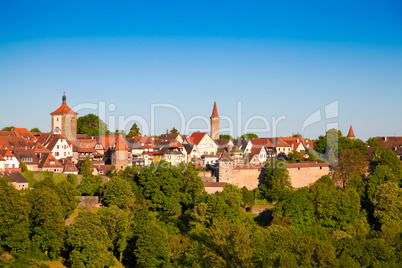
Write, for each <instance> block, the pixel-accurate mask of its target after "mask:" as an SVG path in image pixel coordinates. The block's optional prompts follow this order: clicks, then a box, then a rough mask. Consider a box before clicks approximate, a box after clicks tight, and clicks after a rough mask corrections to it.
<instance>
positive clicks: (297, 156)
mask: <svg viewBox="0 0 402 268" xmlns="http://www.w3.org/2000/svg"><path fill="white" fill-rule="evenodd" d="M287 159H288V161H289V162H290V163H296V162H301V161H303V160H304V157H303V156H302V155H301V153H299V152H298V151H296V150H293V151H292V152H290V153H289V154H288V155H287Z"/></svg>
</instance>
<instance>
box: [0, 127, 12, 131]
mask: <svg viewBox="0 0 402 268" xmlns="http://www.w3.org/2000/svg"><path fill="white" fill-rule="evenodd" d="M14 128H15V126H11V127H3V128H2V129H1V131H11V130H13V129H14Z"/></svg>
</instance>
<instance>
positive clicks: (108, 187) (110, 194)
mask: <svg viewBox="0 0 402 268" xmlns="http://www.w3.org/2000/svg"><path fill="white" fill-rule="evenodd" d="M102 193H103V202H104V203H105V204H106V205H107V206H112V205H115V206H117V207H119V208H121V209H128V208H130V207H133V205H134V201H135V199H134V194H133V191H132V190H131V185H130V183H129V182H128V181H126V180H124V179H121V178H119V177H117V176H114V177H113V178H111V179H110V181H108V182H107V183H106V184H105V186H104V189H103V191H102Z"/></svg>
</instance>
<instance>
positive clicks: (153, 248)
mask: <svg viewBox="0 0 402 268" xmlns="http://www.w3.org/2000/svg"><path fill="white" fill-rule="evenodd" d="M134 254H135V257H136V259H137V265H136V267H167V266H169V256H170V246H169V240H168V236H167V234H166V232H165V230H163V229H162V228H160V227H159V226H158V225H152V224H151V225H148V226H146V227H145V228H144V230H143V233H142V234H140V236H139V237H138V240H137V243H136V248H135V250H134Z"/></svg>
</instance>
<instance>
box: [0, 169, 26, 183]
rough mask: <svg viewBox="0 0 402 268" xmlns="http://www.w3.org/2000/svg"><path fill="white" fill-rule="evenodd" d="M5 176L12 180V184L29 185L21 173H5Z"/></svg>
mask: <svg viewBox="0 0 402 268" xmlns="http://www.w3.org/2000/svg"><path fill="white" fill-rule="evenodd" d="M3 176H4V177H6V178H8V179H10V180H11V181H12V182H17V183H28V180H27V179H25V177H24V176H22V174H21V173H19V172H13V173H5V174H4V175H3Z"/></svg>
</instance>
